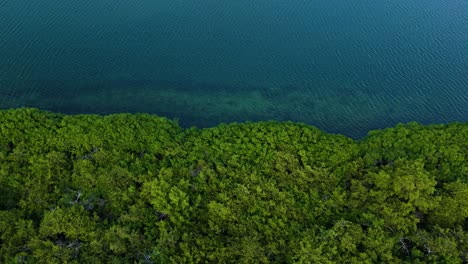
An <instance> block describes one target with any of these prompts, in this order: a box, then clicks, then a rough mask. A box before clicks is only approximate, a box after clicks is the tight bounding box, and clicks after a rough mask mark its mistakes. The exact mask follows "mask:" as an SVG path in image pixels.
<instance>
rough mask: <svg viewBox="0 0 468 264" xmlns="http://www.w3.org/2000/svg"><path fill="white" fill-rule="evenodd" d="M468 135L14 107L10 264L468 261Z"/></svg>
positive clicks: (2, 115)
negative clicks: (350, 131) (355, 132)
mask: <svg viewBox="0 0 468 264" xmlns="http://www.w3.org/2000/svg"><path fill="white" fill-rule="evenodd" d="M467 158H468V123H450V124H444V125H429V126H423V125H420V124H417V123H409V124H399V125H397V126H396V127H393V128H388V129H384V130H378V131H371V132H369V134H368V136H367V137H365V138H364V139H361V140H359V141H355V140H352V139H350V138H348V137H345V136H343V135H333V134H327V133H325V132H322V131H320V130H319V129H317V128H315V127H313V126H309V125H305V124H299V123H292V122H283V123H281V122H273V121H271V122H255V123H243V124H237V123H233V124H221V125H219V126H216V127H213V128H205V129H196V128H190V129H185V130H184V129H182V128H180V127H179V126H178V125H177V123H176V122H174V121H171V120H169V119H166V118H163V117H158V116H155V115H149V114H114V115H107V116H99V115H75V116H71V115H63V114H57V113H51V112H46V111H41V110H38V109H33V108H20V109H9V110H1V111H0V262H2V263H466V262H467V260H468V233H467V228H468V221H467V216H468V162H467Z"/></svg>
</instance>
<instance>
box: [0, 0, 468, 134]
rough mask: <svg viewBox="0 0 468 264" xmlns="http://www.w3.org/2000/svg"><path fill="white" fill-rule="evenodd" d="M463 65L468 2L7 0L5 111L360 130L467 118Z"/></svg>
mask: <svg viewBox="0 0 468 264" xmlns="http://www.w3.org/2000/svg"><path fill="white" fill-rule="evenodd" d="M467 76H468V2H467V1H465V0H425V1H416V0H395V1H384V0H376V1H371V0H358V1H339V0H328V1H319V0H307V1H306V0H291V1H284V0H255V1H250V0H249V1H248V0H236V1H222V0H195V1H182V0H158V1H153V0H140V1H136V2H135V1H123V0H69V1H59V0H48V1H39V0H15V1H13V0H0V108H10V107H20V106H32V107H39V108H43V109H48V110H53V111H59V112H63V113H101V114H105V113H115V112H149V113H156V114H159V115H165V116H167V117H170V118H177V119H179V121H180V123H181V124H182V125H184V126H191V125H196V126H199V127H206V126H213V125H216V124H218V123H220V122H232V121H257V120H272V119H274V120H293V121H300V122H305V123H308V124H312V125H315V126H317V127H319V128H321V129H324V130H326V131H329V132H336V133H344V134H346V135H348V136H352V137H361V136H363V135H365V133H366V132H367V131H368V130H370V129H377V128H383V127H387V126H393V125H395V124H396V123H398V122H408V121H413V120H414V121H419V122H421V123H426V124H427V123H441V122H451V121H468V78H467Z"/></svg>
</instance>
